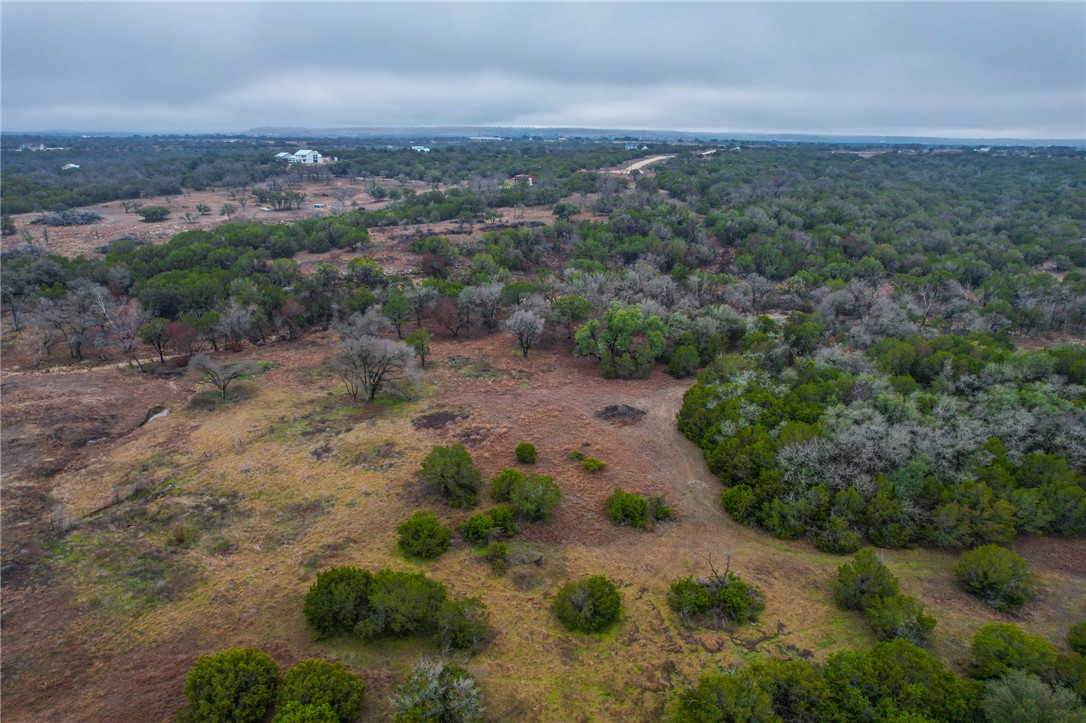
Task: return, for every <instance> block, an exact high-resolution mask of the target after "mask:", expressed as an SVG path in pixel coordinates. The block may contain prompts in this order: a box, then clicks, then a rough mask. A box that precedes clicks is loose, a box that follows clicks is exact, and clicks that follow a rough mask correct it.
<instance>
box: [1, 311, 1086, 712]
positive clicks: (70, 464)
mask: <svg viewBox="0 0 1086 723" xmlns="http://www.w3.org/2000/svg"><path fill="white" fill-rule="evenodd" d="M332 341H333V340H332V337H331V336H327V335H325V336H322V335H313V336H310V337H307V338H305V339H303V340H300V341H297V342H290V343H282V344H277V345H273V346H266V347H247V348H246V350H245V351H244V352H241V353H240V354H239V355H238V356H244V357H250V356H252V357H255V358H257V359H260V360H263V361H268V362H272V365H271V368H270V369H269V370H268V371H267V372H266V373H264V374H263V375H261V376H258V377H256V378H254V379H252V380H250V381H248V382H246V384H245V386H244V387H240V388H239V389H238V392H237V394H236V397H235V398H234V399H233V400H232V401H230V402H229V403H227V404H220V403H218V402H216V401H215V400H214V399H213V398H212V397H210V396H209V395H208V394H207V392H203V391H200V390H199V389H197V388H194V387H193V385H192V380H191V379H190V378H186V377H184V376H169V375H167V376H163V377H157V378H147V377H140V376H134V375H132V374H131V373H129V372H127V371H125V370H123V369H118V368H113V367H103V368H99V369H92V370H89V371H73V372H70V373H66V374H55V373H53V374H34V373H31V374H19V373H9V374H7V375H5V376H4V378H3V389H2V391H3V395H4V417H5V420H4V421H5V423H4V430H3V450H2V451H3V456H4V467H5V469H4V492H5V499H4V515H5V517H4V528H5V533H6V534H5V541H4V542H5V553H6V554H5V561H6V562H8V561H11V560H15V561H17V564H14V565H13V566H12V567H11V568H10V569H8V570H6V571H5V583H4V592H5V594H4V600H3V624H4V630H5V639H4V642H5V651H4V653H5V655H4V659H5V664H4V667H5V671H4V672H5V675H4V680H3V696H4V704H5V705H4V708H5V710H4V713H5V719H7V720H11V721H30V720H35V721H36V720H74V719H85V720H134V719H139V720H168V719H170V718H171V717H172V716H173V714H174V712H175V711H176V710H177V709H178V708H180V706H181V705H182V703H183V696H182V680H183V677H184V674H185V672H186V671H187V669H188V667H189V666H190V665H191V662H192V660H193V659H194V658H195V657H196V656H198V655H200V654H203V653H207V652H210V651H213V650H217V649H219V648H221V647H224V646H227V645H253V646H260V647H263V648H264V649H266V650H267V651H269V653H271V654H272V656H273V657H275V658H276V659H277V660H278V661H279V663H280V665H281V666H284V667H285V666H287V665H289V664H291V663H293V662H295V661H297V660H300V659H303V658H305V657H310V656H314V655H331V656H334V657H337V658H339V659H341V660H343V661H344V662H345V663H346V664H347V665H348V666H349V667H350V668H351V669H353V670H355V671H357V672H359V673H361V674H362V675H363V677H365V679H366V681H367V683H368V684H369V686H370V693H371V694H370V696H369V702H368V703H367V708H366V714H367V717H373V716H379V715H381V714H382V713H384V712H385V711H386V709H387V702H386V696H387V693H388V692H389V691H390V689H391V686H392V684H393V682H394V680H395V677H396V675H397V674H398V672H399V671H400V670H402V669H403V668H405V667H406V666H408V665H409V664H410V663H411V662H413V661H414V660H415V659H416V658H417V657H418V656H420V655H423V654H429V653H433V652H434V647H433V644H432V643H430V642H429V641H424V640H415V641H407V642H402V641H400V642H384V643H375V644H369V645H364V644H361V643H357V642H355V641H350V640H333V641H329V642H325V643H319V644H318V643H314V642H313V641H312V640H311V639H310V637H309V634H308V632H307V631H306V628H305V622H304V619H303V617H302V614H301V604H302V598H303V596H304V593H305V591H306V589H307V588H308V586H309V585H310V584H311V583H312V581H313V579H314V576H315V573H316V572H318V571H319V570H321V569H323V568H325V567H328V566H331V565H344V564H350V565H358V566H363V567H369V568H379V567H384V566H392V567H395V568H399V569H412V570H414V569H418V570H426V572H427V574H429V575H430V576H432V577H434V578H435V579H438V580H441V581H442V582H444V583H445V584H446V585H447V586H448V588H449V592H450V595H451V596H453V597H464V596H468V595H474V596H478V597H481V598H482V599H483V600H484V601H485V602H486V604H487V605H488V607H489V609H490V612H491V618H492V622H493V623H494V625H495V626H496V627H497V629H498V630H499V636H498V639H497V641H496V642H495V643H494V644H493V645H492V646H491V647H490V648H489V649H488V650H486V651H485V652H483V653H482V654H481V655H479V656H477V657H475V658H473V659H471V660H470V661H468V665H469V667H470V668H471V670H473V671H474V672H475V673H476V674H477V675H478V677H479V680H480V683H481V685H482V687H483V690H484V693H485V695H486V698H487V707H488V714H487V716H488V719H492V720H655V719H657V718H659V716H660V713H661V711H662V709H663V706H664V705H665V704H666V702H667V700H668V698H669V695H670V693H671V691H672V690H673V689H674V688H676V687H679V686H683V685H687V684H689V683H691V682H693V681H694V680H695V679H696V677H697V676H698V675H699V674H700V673H702V672H704V671H705V670H707V669H711V668H714V667H719V666H725V665H729V664H733V663H737V662H741V661H742V660H745V659H750V658H752V657H754V656H758V655H766V654H776V655H780V654H783V655H791V656H801V657H813V658H815V659H822V658H824V657H825V655H827V654H828V653H829V652H831V651H833V650H837V649H841V648H846V647H854V646H865V645H867V644H869V643H870V642H871V641H872V638H871V636H870V633H869V632H868V628H867V626H866V623H865V622H864V620H863V618H862V616H861V615H859V614H854V613H847V612H843V611H841V610H839V609H838V608H837V607H836V606H835V605H834V603H833V601H832V598H831V594H830V581H831V579H832V577H833V574H834V570H835V569H836V566H837V565H838V564H840V563H841V562H842V559H841V558H839V557H835V556H832V555H827V554H823V553H819V552H817V551H815V550H814V548H813V547H811V546H810V545H809V544H806V543H802V542H782V541H779V540H775V539H773V538H772V537H770V536H768V535H766V534H762V533H759V532H756V531H754V530H751V529H748V528H745V527H742V526H739V525H738V524H737V523H735V522H734V521H733V520H731V519H730V518H729V517H728V516H727V515H726V514H725V513H724V512H723V510H722V509H721V508H720V505H719V501H718V499H719V491H720V485H719V484H718V483H717V481H716V480H715V479H714V478H713V476H712V475H711V474H710V473H709V471H708V470H707V468H706V467H705V464H704V462H703V461H702V458H701V452H700V450H698V449H697V447H696V446H695V445H693V444H692V443H690V442H689V441H687V440H686V439H685V438H683V437H682V436H681V435H680V434H679V433H678V432H677V431H676V430H675V424H674V415H675V412H676V411H677V410H678V408H679V406H680V403H681V397H682V394H683V392H684V391H685V389H686V388H687V387H688V386H689V382H688V381H676V380H673V379H671V378H670V377H667V376H665V375H663V374H662V373H660V372H654V373H653V375H652V376H650V377H649V378H648V379H645V380H640V381H607V380H603V379H601V378H600V377H599V376H598V373H597V370H596V369H595V367H594V366H593V365H592V364H590V363H588V362H587V361H585V360H580V359H577V358H575V357H572V356H571V355H570V354H569V349H568V346H567V344H566V342H564V341H561V340H552V341H551V342H550V343H549V345H547V346H545V347H544V348H541V349H538V350H533V352H532V353H531V355H530V356H529V357H528V358H527V359H523V358H522V357H521V356H520V353H519V352H518V351H516V350H514V349H513V348H512V346H511V344H510V341H509V338H508V337H507V336H504V335H500V334H495V335H484V334H481V333H477V334H475V335H474V336H472V337H471V338H468V339H462V340H444V339H441V338H440V337H438V338H436V339H435V343H434V345H433V354H432V357H431V358H430V359H429V360H428V361H427V364H426V370H425V376H424V381H423V385H422V387H421V389H420V395H419V399H417V400H416V401H410V402H402V401H401V402H393V401H379V402H378V403H376V404H373V405H369V406H366V407H361V408H351V407H349V406H347V404H346V402H345V397H344V395H343V394H342V389H341V386H340V384H339V383H338V380H337V379H336V378H335V377H334V376H333V375H332V374H331V373H329V372H328V371H326V370H325V368H324V366H323V365H324V362H325V360H326V359H327V357H328V355H329V354H330V353H331V350H332V347H333V343H332ZM226 356H230V355H226ZM43 399H44V400H46V401H45V402H42V400H43ZM617 403H624V404H629V405H632V406H635V407H637V408H639V409H642V410H644V411H645V412H646V414H645V415H644V417H642V418H641V419H640V421H637V422H635V423H632V424H627V425H615V424H612V423H609V422H605V421H602V420H600V419H598V418H597V417H596V416H595V413H596V412H597V411H598V410H600V409H602V408H603V407H606V406H608V405H610V404H617ZM158 405H161V406H165V407H168V408H170V409H171V413H170V414H169V415H168V416H166V417H165V418H161V419H157V420H155V421H152V422H150V423H148V424H146V425H143V426H140V424H141V422H142V421H143V419H144V418H145V416H146V413H147V411H148V410H149V409H150V408H152V407H155V406H158ZM61 410H65V413H60V412H61ZM442 412H445V413H446V414H444V415H441V416H437V417H434V416H431V415H435V414H439V415H440V413H442ZM435 420H436V422H435ZM445 420H449V421H448V422H447V423H445V424H443V426H439V425H441V423H442V422H444V421H445ZM435 427H436V428H435ZM39 440H44V441H45V442H44V448H43V447H40V446H35V445H36V444H38V443H39V442H38V441H39ZM521 440H530V441H534V442H535V443H536V445H537V447H538V449H539V463H538V464H537V465H536V466H537V468H538V471H540V472H542V473H546V474H553V475H554V476H555V479H556V481H557V482H558V484H559V485H560V486H561V488H562V492H563V500H562V504H561V505H560V506H559V508H558V509H557V510H556V512H555V514H554V515H553V516H552V519H551V520H550V521H549V522H547V523H545V524H538V525H524V526H523V536H522V538H521V541H520V542H518V543H516V544H515V545H511V548H513V549H512V550H511V558H512V562H513V564H511V565H510V569H509V570H508V572H507V573H506V574H505V575H504V576H495V575H493V574H492V573H491V572H490V571H489V568H488V567H487V566H486V564H485V563H484V562H483V561H482V560H481V558H479V557H478V555H477V553H475V552H473V551H472V550H471V549H470V548H468V547H466V546H464V545H463V544H462V543H457V544H454V548H453V549H452V550H451V551H450V552H449V553H447V554H446V555H445V556H443V557H442V558H440V559H439V560H437V561H435V562H433V563H429V564H426V565H420V564H416V563H413V562H409V561H406V560H405V559H403V558H402V556H401V555H400V554H399V553H398V552H397V551H396V550H395V527H396V525H397V524H398V523H399V522H400V521H401V520H403V519H405V518H406V517H407V516H408V515H410V513H411V512H412V511H413V510H415V509H418V508H426V509H432V510H434V511H435V512H436V513H437V514H438V516H439V517H440V518H442V519H443V520H444V521H446V522H456V521H459V520H461V519H463V518H464V517H466V516H467V514H468V512H467V511H456V510H452V509H450V508H448V507H446V506H445V505H444V504H443V503H442V501H441V500H440V499H438V498H437V497H435V496H434V495H433V494H432V493H430V492H429V491H427V490H426V489H425V488H423V487H422V486H421V484H420V483H419V482H417V481H416V479H415V476H414V474H415V471H416V470H417V469H418V466H419V463H420V461H421V459H422V457H423V456H424V455H425V453H426V452H427V451H429V449H430V448H431V446H432V445H434V444H443V443H449V442H453V441H463V442H465V443H466V444H467V445H468V446H469V449H470V450H471V451H472V454H473V455H474V457H475V460H476V463H477V464H478V465H479V466H480V467H481V468H482V470H483V473H484V478H489V477H491V476H493V475H494V474H495V473H497V472H498V470H499V469H501V468H502V467H504V466H511V465H512V464H513V447H514V446H515V445H516V443H517V442H518V441H521ZM571 449H582V450H584V451H585V452H586V453H588V454H591V455H592V456H595V457H598V458H600V459H603V460H605V461H607V462H608V463H609V467H608V469H607V470H605V471H603V472H600V473H597V474H594V475H593V474H589V473H587V472H585V471H583V470H582V469H581V468H580V467H579V466H577V465H576V464H575V463H573V462H571V461H569V460H567V459H566V456H565V455H566V453H567V452H568V451H569V450H571ZM46 462H48V464H46ZM616 485H621V486H622V487H623V488H625V489H627V490H632V491H637V492H642V493H660V494H664V495H665V496H666V498H667V499H668V501H669V502H670V504H671V505H672V507H673V509H674V510H675V513H676V519H675V521H674V522H671V523H665V524H662V525H660V526H659V527H657V529H656V530H655V531H653V532H639V531H636V530H631V529H626V528H617V527H614V526H612V525H611V524H610V523H609V522H608V521H607V520H606V518H605V516H604V513H603V500H604V498H605V497H606V495H607V494H608V493H609V492H610V491H611V489H612V488H613V487H614V486H616ZM56 505H61V507H59V508H57V507H55V506H56ZM58 525H59V526H69V525H71V529H70V530H69V531H67V532H61V530H60V529H58V527H57V526H58ZM179 527H187V528H190V529H191V530H193V531H194V536H195V540H194V541H192V542H189V543H187V544H184V545H178V544H174V543H173V541H174V540H175V531H176V530H177V529H178V528H179ZM9 544H17V545H18V548H17V549H16V550H15V552H19V550H24V552H23V553H22V554H21V555H16V556H15V557H12V556H10V555H9V554H8V552H9V551H10V550H11V548H9V547H8V546H9ZM1015 548H1016V549H1017V550H1018V551H1019V552H1020V553H1021V554H1023V555H1024V556H1025V557H1026V558H1027V559H1028V560H1029V563H1030V566H1031V568H1032V569H1033V570H1034V571H1035V572H1036V574H1037V575H1038V577H1039V580H1040V584H1041V596H1040V598H1039V599H1038V600H1037V601H1035V602H1034V603H1031V604H1030V605H1029V606H1027V607H1026V609H1025V611H1024V612H1023V613H1022V614H1021V615H1020V616H1011V615H1003V614H1000V613H996V612H994V611H992V610H991V609H989V608H986V607H985V606H983V605H982V604H981V603H979V602H978V601H976V600H975V599H973V598H971V597H970V596H968V595H966V594H965V593H964V592H962V591H961V590H959V589H958V587H957V586H956V585H955V584H954V582H953V578H952V574H951V568H952V566H953V564H954V561H955V560H956V559H957V555H955V554H952V553H941V552H937V551H931V550H911V551H888V552H884V557H885V559H886V560H887V562H888V564H889V565H890V567H891V568H892V569H893V570H894V572H895V573H896V574H897V575H898V576H899V577H900V578H901V580H902V586H903V589H904V592H906V593H908V594H911V595H915V596H916V597H917V598H918V599H919V600H920V601H922V602H923V603H925V604H926V605H927V606H928V611H929V613H931V614H933V615H934V616H935V617H936V618H937V619H938V620H939V627H938V628H937V629H936V633H935V641H934V650H935V652H936V653H937V654H938V655H939V656H940V657H941V658H943V659H944V660H945V661H946V662H948V663H949V664H951V665H953V666H955V667H957V668H961V667H962V666H963V664H964V662H965V659H966V656H967V644H968V639H969V638H970V637H971V635H972V633H973V632H974V631H975V630H976V629H977V628H978V627H980V626H981V625H983V624H985V623H987V622H991V621H994V620H1013V621H1014V622H1017V623H1019V624H1021V625H1022V626H1023V627H1024V628H1025V629H1027V630H1029V631H1031V632H1036V633H1040V634H1043V635H1045V636H1046V637H1048V638H1050V639H1052V640H1054V641H1056V642H1058V643H1060V644H1062V642H1063V638H1064V636H1065V633H1066V631H1067V629H1068V627H1069V626H1070V625H1071V624H1072V623H1073V622H1075V621H1077V620H1080V619H1082V618H1083V617H1084V615H1086V542H1084V541H1082V540H1073V541H1068V540H1051V539H1023V540H1020V541H1019V542H1018V543H1017V544H1016V545H1015ZM728 555H730V556H731V564H732V569H733V570H734V571H737V572H739V573H740V574H741V575H743V577H744V578H745V579H747V580H748V581H750V582H753V583H756V584H758V585H760V586H761V587H762V589H763V590H764V592H765V594H766V597H767V608H766V611H765V613H764V615H763V616H762V618H761V622H760V623H758V624H757V625H755V626H746V627H740V628H737V629H734V630H721V631H713V630H689V629H687V628H685V627H684V626H683V625H682V624H681V623H680V622H679V620H678V619H677V618H676V616H675V615H674V614H673V613H672V612H671V611H670V609H669V608H668V607H667V603H666V591H667V586H668V583H669V582H670V581H671V580H672V579H674V578H676V577H680V576H683V575H687V574H691V573H702V572H705V571H706V570H707V567H708V563H707V560H708V559H709V557H710V556H712V558H713V560H714V561H715V562H716V563H717V564H718V565H719V564H720V563H722V561H723V560H724V558H725V557H726V556H728ZM595 573H602V574H606V575H608V576H609V577H611V578H612V579H613V580H615V581H616V583H618V584H619V586H620V590H621V592H622V596H623V609H624V617H623V620H622V622H621V624H620V625H619V626H618V627H617V628H616V629H614V630H613V631H611V632H610V633H608V634H606V635H604V636H602V637H588V636H580V635H574V634H570V633H567V632H565V631H564V630H563V629H562V628H561V627H560V626H559V625H558V623H557V621H556V620H555V619H554V617H553V615H552V613H551V612H550V598H551V596H552V595H553V593H554V591H555V590H556V589H557V587H558V586H559V585H560V584H561V583H562V582H564V581H565V580H567V579H570V578H576V577H580V576H583V575H589V574H595Z"/></svg>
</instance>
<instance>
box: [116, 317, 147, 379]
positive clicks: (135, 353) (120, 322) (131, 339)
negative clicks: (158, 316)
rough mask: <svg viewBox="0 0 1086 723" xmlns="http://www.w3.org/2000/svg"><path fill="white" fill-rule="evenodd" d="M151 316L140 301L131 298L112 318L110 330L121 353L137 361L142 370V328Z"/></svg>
mask: <svg viewBox="0 0 1086 723" xmlns="http://www.w3.org/2000/svg"><path fill="white" fill-rule="evenodd" d="M150 318H151V315H150V314H149V313H147V311H146V310H145V309H144V308H143V306H141V305H140V302H139V301H137V300H136V299H129V301H128V303H126V304H124V305H123V306H119V307H118V308H117V310H116V311H115V312H114V313H113V316H112V319H111V322H112V323H111V325H110V326H111V328H110V331H111V333H112V335H113V338H114V339H115V340H116V342H117V346H118V347H119V348H120V350H121V353H122V354H124V355H125V357H126V358H128V359H130V360H132V361H133V362H135V363H136V366H137V367H138V368H139V369H140V370H141V371H142V370H143V364H142V363H140V355H139V345H140V328H141V327H142V326H143V325H144V324H145V323H147V320H148V319H150Z"/></svg>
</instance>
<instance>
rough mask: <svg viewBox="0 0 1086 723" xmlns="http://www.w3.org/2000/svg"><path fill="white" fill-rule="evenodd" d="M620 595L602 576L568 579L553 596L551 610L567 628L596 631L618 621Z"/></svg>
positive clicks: (584, 631) (620, 606)
mask: <svg viewBox="0 0 1086 723" xmlns="http://www.w3.org/2000/svg"><path fill="white" fill-rule="evenodd" d="M621 609H622V597H621V596H620V595H619V594H618V589H617V588H616V587H615V585H614V583H613V582H611V581H610V580H608V579H607V578H606V577H604V576H603V575H593V576H592V577H587V578H585V579H583V580H577V581H574V582H568V583H566V584H565V585H563V586H562V588H561V589H560V590H559V591H558V594H557V595H555V597H554V612H555V614H556V615H557V616H558V619H559V620H560V621H561V622H562V624H563V625H565V626H566V627H567V628H569V629H570V630H576V631H578V632H581V633H598V632H600V631H603V630H606V629H607V628H609V627H611V625H613V624H614V623H615V622H617V621H618V616H619V613H620V612H621Z"/></svg>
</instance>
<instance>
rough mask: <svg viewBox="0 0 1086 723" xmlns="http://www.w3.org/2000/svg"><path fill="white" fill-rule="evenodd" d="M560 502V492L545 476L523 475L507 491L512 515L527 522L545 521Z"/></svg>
mask: <svg viewBox="0 0 1086 723" xmlns="http://www.w3.org/2000/svg"><path fill="white" fill-rule="evenodd" d="M561 501H562V491H561V490H560V489H559V488H558V485H556V484H555V483H554V479H553V478H552V477H549V476H546V475H541V474H529V475H524V476H522V477H521V478H520V479H518V480H516V481H515V482H514V483H513V486H512V487H511V488H510V489H509V503H510V505H511V506H512V508H513V513H514V514H515V515H516V516H517V517H519V518H520V519H522V520H527V521H528V522H539V521H541V520H545V519H547V515H549V514H550V513H551V510H553V509H554V508H555V507H557V506H558V503H560V502H561Z"/></svg>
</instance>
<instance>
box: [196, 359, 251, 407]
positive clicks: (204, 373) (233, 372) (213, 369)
mask: <svg viewBox="0 0 1086 723" xmlns="http://www.w3.org/2000/svg"><path fill="white" fill-rule="evenodd" d="M188 370H189V371H190V372H194V373H196V374H198V375H199V376H200V377H201V379H200V381H201V382H204V383H206V384H211V385H212V386H214V387H215V388H216V389H218V390H219V392H220V393H221V394H222V398H223V399H226V390H227V388H228V387H229V386H230V385H231V384H232V383H234V382H235V381H237V380H238V379H240V378H241V377H244V376H246V375H248V374H255V373H256V372H258V371H259V370H260V367H259V365H257V363H256V362H254V361H244V362H239V363H237V364H223V365H220V364H219V363H218V362H216V361H215V360H214V359H212V358H211V357H210V356H208V355H207V354H197V355H196V356H194V357H193V358H192V360H191V361H190V362H189V365H188Z"/></svg>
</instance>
